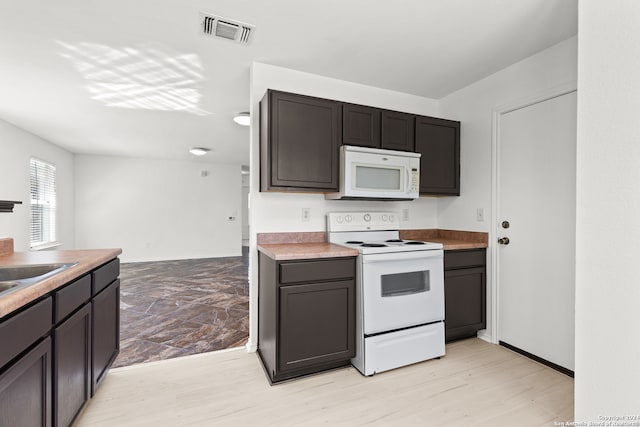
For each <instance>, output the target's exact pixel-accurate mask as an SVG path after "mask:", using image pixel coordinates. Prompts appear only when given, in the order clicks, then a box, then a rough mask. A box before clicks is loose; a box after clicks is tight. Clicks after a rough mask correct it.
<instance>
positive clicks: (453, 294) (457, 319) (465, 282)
mask: <svg viewBox="0 0 640 427" xmlns="http://www.w3.org/2000/svg"><path fill="white" fill-rule="evenodd" d="M444 300H445V316H444V325H445V337H446V340H447V341H450V340H453V339H457V338H464V337H470V336H475V335H476V332H477V331H479V330H480V329H484V328H486V326H487V324H486V318H487V316H486V305H487V304H486V273H485V268H484V267H476V268H463V269H459V270H448V271H445V272H444Z"/></svg>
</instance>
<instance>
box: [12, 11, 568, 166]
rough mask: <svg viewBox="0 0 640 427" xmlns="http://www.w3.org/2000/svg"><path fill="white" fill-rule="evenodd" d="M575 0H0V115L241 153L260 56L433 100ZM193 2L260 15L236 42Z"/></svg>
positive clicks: (545, 43) (528, 42)
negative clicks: (244, 116) (212, 31)
mask: <svg viewBox="0 0 640 427" xmlns="http://www.w3.org/2000/svg"><path fill="white" fill-rule="evenodd" d="M577 7H578V6H577V0H518V1H513V0H394V1H371V0H348V1H346V0H305V1H299V0H298V1H296V0H269V1H265V0H213V1H211V0H209V1H204V0H136V1H131V0H109V1H103V0H100V1H98V0H65V1H63V2H59V1H58V2H55V1H48V0H20V1H9V0H7V1H3V2H2V3H1V4H0V82H1V84H0V119H3V120H6V121H8V122H10V123H13V124H15V125H17V126H19V127H21V128H23V129H26V130H28V131H30V132H32V133H34V134H36V135H38V136H40V137H42V138H44V139H47V140H49V141H51V142H53V143H55V144H57V145H59V146H61V147H64V148H66V149H68V150H70V151H72V152H74V153H84V154H101V155H119V156H132V157H147V158H173V159H188V158H190V157H189V156H190V155H189V154H188V153H187V149H188V148H189V147H192V146H203V147H208V148H211V149H212V151H211V152H210V153H209V154H208V155H207V156H204V159H205V160H207V161H210V162H219V163H234V164H248V159H249V130H248V128H246V127H241V126H239V125H237V124H235V123H234V122H233V121H232V117H233V116H234V115H235V113H237V112H241V111H248V110H249V69H250V65H251V62H252V61H258V62H263V63H268V64H273V65H278V66H282V67H287V68H292V69H296V70H301V71H306V72H310V73H314V74H320V75H325V76H329V77H334V78H338V79H342V80H347V81H352V82H358V83H362V84H366V85H371V86H376V87H380V88H385V89H390V90H395V91H400V92H406V93H410V94H414V95H421V96H425V97H429V98H435V99H439V98H442V97H444V96H446V95H447V94H450V93H452V92H454V91H456V90H458V89H460V88H462V87H465V86H467V85H469V84H470V83H473V82H474V81H477V80H479V79H482V78H483V77H486V76H488V75H490V74H492V73H494V72H496V71H498V70H500V69H502V68H504V67H506V66H508V65H510V64H512V63H514V62H517V61H519V60H521V59H523V58H526V57H527V56H530V55H532V54H534V53H536V52H538V51H540V50H542V49H545V48H547V47H549V46H552V45H554V44H556V43H558V42H560V41H562V40H564V39H567V38H569V37H571V36H573V35H575V34H576V33H577ZM200 12H207V13H212V14H215V15H219V16H223V17H227V18H231V19H235V20H237V21H241V22H246V23H249V24H252V25H255V27H256V29H255V31H254V32H253V33H252V40H251V42H250V43H249V44H248V45H240V44H236V43H233V42H230V41H227V40H222V39H214V38H211V37H206V36H203V35H201V34H200V26H199V24H200V18H199V13H200Z"/></svg>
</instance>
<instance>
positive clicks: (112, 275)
mask: <svg viewBox="0 0 640 427" xmlns="http://www.w3.org/2000/svg"><path fill="white" fill-rule="evenodd" d="M119 272H120V264H119V261H118V259H117V258H116V259H113V260H112V261H110V262H108V263H106V264H104V265H102V266H100V267H98V268H96V269H95V270H93V271H92V272H91V273H90V274H87V275H85V276H83V277H81V278H79V279H77V280H74V281H73V282H70V283H68V284H65V285H64V286H61V287H60V288H58V289H56V290H54V291H53V292H51V293H49V294H48V295H46V296H44V297H43V298H41V299H40V300H39V301H36V302H34V303H32V304H30V305H29V306H28V307H24V308H21V309H19V310H17V311H16V312H15V313H11V314H9V315H8V316H7V317H5V318H3V319H2V320H1V321H0V343H1V345H0V426H5V425H6V426H53V427H63V426H69V425H71V424H72V423H73V422H74V420H75V418H76V417H77V415H78V414H79V413H80V411H81V410H82V408H83V407H84V405H85V404H86V403H87V401H88V400H89V398H90V396H93V393H94V392H95V390H96V388H97V385H98V384H99V383H100V381H102V379H103V378H104V376H105V374H106V373H107V371H108V369H109V367H110V366H111V364H112V363H113V361H114V359H115V357H116V356H117V354H118V349H119V289H120V286H119V285H120V282H119V280H117V277H118V275H119Z"/></svg>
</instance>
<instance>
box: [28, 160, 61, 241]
mask: <svg viewBox="0 0 640 427" xmlns="http://www.w3.org/2000/svg"><path fill="white" fill-rule="evenodd" d="M29 175H30V177H31V247H32V248H34V247H38V246H45V245H48V244H52V243H54V242H55V241H56V167H55V166H54V165H52V164H51V163H47V162H44V161H42V160H38V159H33V158H32V159H31V162H30V167H29Z"/></svg>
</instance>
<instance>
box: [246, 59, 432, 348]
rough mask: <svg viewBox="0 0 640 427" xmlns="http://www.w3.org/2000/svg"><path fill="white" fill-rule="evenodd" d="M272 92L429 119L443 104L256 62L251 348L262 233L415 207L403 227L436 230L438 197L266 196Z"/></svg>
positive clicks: (302, 228)
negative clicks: (262, 120)
mask: <svg viewBox="0 0 640 427" xmlns="http://www.w3.org/2000/svg"><path fill="white" fill-rule="evenodd" d="M267 89H277V90H283V91H287V92H293V93H299V94H303V95H311V96H317V97H321V98H328V99H335V100H338V101H346V102H352V103H355V104H363V105H370V106H374V107H381V108H387V109H391V110H397V111H404V112H410V113H416V114H421V115H428V116H436V117H437V116H438V103H437V101H435V100H433V99H429V98H423V97H419V96H414V95H408V94H405V93H400V92H394V91H390V90H385V89H380V88H375V87H371V86H365V85H361V84H357V83H351V82H346V81H342V80H336V79H332V78H328V77H323V76H318V75H314V74H309V73H303V72H300V71H295V70H290V69H286V68H281V67H275V66H272V65H267V64H260V63H253V65H252V69H251V106H250V109H251V118H252V123H251V126H252V127H251V164H250V169H251V193H250V194H251V196H250V200H251V206H250V214H249V215H250V227H251V242H250V248H251V250H250V254H251V261H250V262H251V269H250V270H251V271H250V275H249V277H250V282H251V301H250V316H251V329H250V341H249V344H248V348H249V349H251V350H253V349H255V345H256V343H257V321H258V316H257V297H258V287H257V275H258V273H257V268H254V266H255V265H256V263H257V253H256V251H255V248H256V233H265V232H283V231H325V228H326V227H325V214H326V213H327V212H330V211H336V210H343V211H346V210H373V209H380V210H393V211H400V210H401V209H402V208H408V209H409V221H405V222H403V223H402V225H401V227H402V228H435V227H436V226H437V219H436V207H437V203H438V201H437V199H435V198H421V199H419V200H414V201H412V202H360V201H335V200H325V199H324V196H323V195H321V194H285V193H261V192H260V178H259V177H260V167H259V164H260V158H259V152H260V147H259V144H260V142H259V139H260V138H259V133H258V130H259V116H258V111H259V102H260V100H261V99H262V97H263V96H264V94H265V92H266V91H267ZM302 208H310V209H311V219H310V221H308V222H303V221H302V212H301V209H302Z"/></svg>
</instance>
